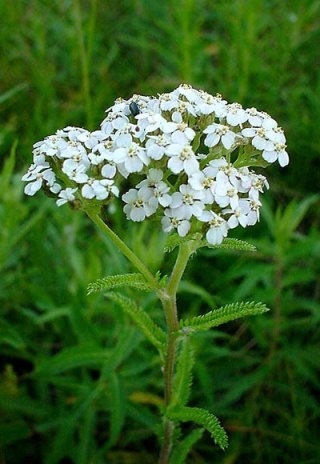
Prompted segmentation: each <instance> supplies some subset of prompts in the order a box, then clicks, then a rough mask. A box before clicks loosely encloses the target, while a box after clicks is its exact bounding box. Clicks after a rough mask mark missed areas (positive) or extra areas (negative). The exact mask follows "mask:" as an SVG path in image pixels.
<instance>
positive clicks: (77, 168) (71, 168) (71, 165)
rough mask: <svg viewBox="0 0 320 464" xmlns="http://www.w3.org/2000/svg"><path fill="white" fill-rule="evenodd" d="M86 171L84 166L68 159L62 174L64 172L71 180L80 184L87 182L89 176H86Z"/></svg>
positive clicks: (64, 163) (63, 166)
mask: <svg viewBox="0 0 320 464" xmlns="http://www.w3.org/2000/svg"><path fill="white" fill-rule="evenodd" d="M86 171H87V167H86V166H85V165H84V164H82V163H78V162H77V161H74V160H73V159H66V160H65V161H64V162H63V165H62V172H64V173H65V174H66V175H67V176H68V177H69V179H70V180H73V181H74V182H77V183H78V184H83V183H84V182H87V180H88V175H87V174H86Z"/></svg>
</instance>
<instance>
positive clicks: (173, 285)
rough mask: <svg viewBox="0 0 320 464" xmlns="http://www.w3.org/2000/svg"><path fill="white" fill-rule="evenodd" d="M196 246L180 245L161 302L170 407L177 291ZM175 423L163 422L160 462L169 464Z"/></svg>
mask: <svg viewBox="0 0 320 464" xmlns="http://www.w3.org/2000/svg"><path fill="white" fill-rule="evenodd" d="M195 249H196V246H195V243H193V242H187V243H184V244H182V245H180V247H179V252H178V256H177V259H176V262H175V265H174V268H173V270H172V273H171V276H170V279H169V282H168V285H167V287H166V288H165V289H164V293H163V295H162V297H161V298H160V299H161V302H162V306H163V310H164V314H165V318H166V323H167V351H166V355H165V363H164V370H163V377H164V403H165V407H168V406H169V404H170V402H171V398H172V393H173V379H174V372H175V362H176V351H177V331H178V329H179V318H178V311H177V291H178V287H179V283H180V281H181V278H182V276H183V273H184V271H185V268H186V266H187V263H188V261H189V258H190V256H191V254H192V253H193V252H194V251H195ZM174 429H175V424H174V422H173V421H171V420H169V419H167V418H166V417H165V418H164V422H163V442H162V447H161V451H160V456H159V461H158V464H168V463H169V459H170V454H171V451H172V446H173V436H174Z"/></svg>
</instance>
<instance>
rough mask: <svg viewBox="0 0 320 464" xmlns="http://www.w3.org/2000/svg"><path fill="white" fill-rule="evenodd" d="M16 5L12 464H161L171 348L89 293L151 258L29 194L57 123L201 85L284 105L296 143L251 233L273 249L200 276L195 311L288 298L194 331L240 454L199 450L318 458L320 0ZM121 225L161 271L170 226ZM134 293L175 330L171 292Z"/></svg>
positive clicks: (11, 124) (11, 91) (0, 386)
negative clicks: (128, 251) (33, 168)
mask: <svg viewBox="0 0 320 464" xmlns="http://www.w3.org/2000/svg"><path fill="white" fill-rule="evenodd" d="M0 15H1V18H2V21H1V23H2V24H1V28H0V75H1V81H0V118H1V126H0V156H1V158H0V166H1V178H0V272H1V279H0V311H1V319H0V350H1V351H0V353H1V366H0V372H1V378H0V444H1V450H2V451H1V453H2V454H1V456H0V462H1V463H7V464H18V463H19V464H20V463H21V462H26V461H28V462H32V463H34V464H37V463H44V464H57V463H61V464H68V463H74V464H88V463H90V464H104V463H111V464H134V463H141V462H143V463H146V464H148V463H154V462H155V460H156V455H157V451H156V448H157V446H158V444H157V441H156V438H155V437H154V433H155V432H156V431H157V424H158V407H159V406H161V401H162V400H161V395H162V380H161V372H160V365H159V360H158V358H157V353H156V351H155V350H154V349H153V348H152V347H150V346H149V345H148V343H147V342H146V340H145V339H144V338H143V336H142V334H141V333H140V332H139V330H138V329H137V328H135V326H133V325H132V324H131V323H130V321H129V319H128V317H127V316H126V315H125V314H124V313H123V312H121V308H120V307H118V306H117V305H116V304H114V303H113V302H112V301H109V300H106V299H105V298H104V297H103V296H101V295H98V294H92V295H90V296H87V295H86V287H87V285H88V284H89V283H90V282H92V281H94V280H96V279H99V278H101V277H104V276H106V275H113V274H119V273H124V272H132V269H131V268H130V266H129V264H128V263H127V261H126V260H125V259H124V258H123V257H122V256H120V255H119V253H118V252H117V250H115V249H114V248H113V246H112V245H111V244H110V243H109V242H108V241H107V240H106V238H105V237H103V236H102V235H100V234H99V233H98V232H97V231H96V230H95V229H94V227H93V226H92V225H91V224H89V223H88V220H87V219H86V218H85V217H83V216H82V215H81V214H80V213H77V212H72V211H71V210H69V209H68V208H67V207H63V208H59V209H58V208H56V207H55V205H54V202H52V200H50V199H47V198H45V197H44V196H42V195H41V194H38V195H37V196H36V197H35V198H26V197H25V196H24V195H23V185H22V182H21V181H20V178H21V175H22V173H24V171H25V170H26V169H27V167H28V165H29V164H30V162H31V156H32V155H31V150H32V144H33V143H35V142H36V141H38V140H40V139H42V138H43V137H45V136H46V135H49V134H52V133H54V132H55V131H56V129H58V128H62V127H64V126H66V125H79V126H84V127H86V128H88V129H95V128H96V127H97V126H98V124H99V123H100V121H101V120H102V118H103V116H104V110H105V109H106V108H107V107H108V106H110V105H111V104H112V103H113V101H114V99H115V98H117V97H118V96H123V97H125V98H126V97H130V96H131V95H132V94H133V93H139V94H155V93H157V92H163V91H170V90H172V89H173V88H175V87H176V86H177V85H179V84H180V83H182V82H185V83H190V84H192V85H194V86H195V87H197V88H203V89H204V90H206V91H208V92H209V93H212V94H215V93H217V92H218V93H221V94H222V95H223V96H224V97H225V98H226V99H227V100H228V101H230V102H232V101H238V102H240V103H241V104H243V105H244V106H248V107H249V106H255V107H257V108H258V109H263V110H265V111H267V112H268V113H270V114H271V115H272V116H273V117H274V118H275V119H276V120H277V121H279V123H280V125H281V126H282V127H283V128H284V130H285V133H286V135H287V142H288V152H289V153H290V155H291V163H290V165H289V166H288V167H287V168H285V169H280V168H279V167H278V166H273V167H272V168H269V172H268V173H267V176H268V178H269V180H270V184H271V189H270V191H269V192H268V193H267V194H266V195H265V197H266V198H265V203H264V207H263V212H262V219H261V222H260V224H259V225H258V226H256V227H254V228H250V229H247V230H244V231H237V232H236V231H234V234H233V236H234V237H238V238H242V239H245V240H247V241H249V242H251V243H253V244H254V245H255V246H256V247H257V250H258V251H257V252H256V253H251V252H247V253H246V252H242V253H231V252H227V251H225V252H221V251H219V252H218V251H217V250H213V249H211V250H209V249H203V250H201V251H199V253H198V254H197V255H196V256H195V257H194V258H193V259H192V260H191V262H190V265H189V267H188V269H187V273H186V276H185V280H184V282H183V285H182V286H181V292H180V298H179V304H180V309H181V317H183V318H184V319H188V318H191V317H193V316H195V315H198V314H201V312H205V311H208V310H209V309H214V308H218V307H219V306H221V305H224V304H228V303H232V302H234V301H237V300H256V301H262V302H264V303H266V304H267V306H269V307H270V308H271V311H270V312H269V313H267V314H265V315H262V316H255V317H251V318H248V319H245V320H243V321H240V322H234V323H228V324H225V325H224V326H222V327H221V328H219V329H212V330H210V331H208V332H206V333H203V334H201V335H200V334H199V335H196V336H194V337H193V345H194V350H195V360H196V361H195V372H196V379H195V384H194V386H193V393H192V396H191V403H192V404H193V405H195V406H199V407H202V408H206V409H208V410H209V411H210V412H213V413H214V414H216V415H217V416H218V417H219V418H220V419H221V421H222V423H223V425H224V426H225V427H226V429H227V431H228V433H229V436H230V446H229V448H228V449H227V450H226V451H225V452H221V451H220V450H219V449H217V448H216V447H215V446H214V445H213V443H212V441H211V439H210V437H209V435H207V434H204V435H203V436H202V438H201V439H200V440H199V441H198V442H197V444H196V445H195V448H194V450H193V452H192V453H191V454H190V456H189V461H188V462H190V463H191V462H192V463H196V464H204V463H214V462H219V463H223V464H233V463H242V462H250V463H252V464H260V463H270V464H274V463H280V462H281V463H283V464H289V463H293V462H294V463H299V464H316V463H318V462H319V461H320V445H319V424H320V405H319V402H318V399H317V398H318V395H319V382H320V376H319V368H320V356H319V335H320V330H319V327H320V303H319V293H320V281H319V275H320V265H319V262H320V233H319V206H320V202H319V196H318V191H319V183H320V170H319V167H318V163H317V159H318V158H319V155H320V153H319V150H320V149H319V140H318V133H319V128H318V127H319V121H320V48H319V43H320V19H319V18H320V3H319V1H317V0H291V1H288V0H284V1H281V2H280V1H276V0H247V1H242V0H230V1H225V0H217V1H209V0H162V1H161V2H160V1H159V2H158V1H154V2H151V1H148V0H140V1H139V0H124V1H122V2H119V1H114V0H109V1H102V0H100V1H99V0H61V1H50V2H49V1H46V0H42V1H41V0H30V1H23V0H17V1H15V2H0ZM111 221H112V223H113V227H114V228H115V229H116V230H117V231H118V232H119V233H120V234H121V236H122V237H123V238H124V239H125V240H126V241H127V243H128V244H129V245H130V246H131V247H132V248H133V249H134V250H135V251H136V253H137V254H139V256H141V257H142V258H143V259H145V260H146V262H147V263H148V264H149V266H150V267H151V269H153V271H157V270H158V269H161V271H162V272H163V273H165V272H166V269H169V266H170V263H171V262H172V258H171V257H170V255H168V256H169V257H166V258H165V259H164V258H163V254H162V249H163V243H164V240H163V236H162V235H161V233H160V232H159V231H158V230H155V229H154V228H153V229H152V228H151V229H150V228H148V227H142V228H137V227H136V226H134V225H131V224H129V223H127V222H126V221H124V219H123V217H122V215H121V214H120V212H119V211H116V212H115V213H113V214H112V216H111ZM172 254H174V252H173V253H172ZM127 295H128V296H131V297H135V298H138V302H139V303H140V304H141V305H142V306H143V307H144V308H146V309H147V310H148V312H149V313H150V315H152V316H153V317H154V318H155V319H156V320H157V322H158V323H159V324H160V325H162V324H163V320H162V315H161V311H160V309H159V308H158V307H157V306H155V305H154V299H153V297H152V295H148V294H140V293H139V294H136V293H135V291H134V290H128V291H127ZM186 430H187V424H186ZM197 438H199V437H197ZM150 450H151V451H150Z"/></svg>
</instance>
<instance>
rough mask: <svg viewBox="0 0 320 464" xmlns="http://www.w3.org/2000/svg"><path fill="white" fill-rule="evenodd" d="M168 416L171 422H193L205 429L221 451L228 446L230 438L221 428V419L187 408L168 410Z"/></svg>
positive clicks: (203, 411) (198, 409)
mask: <svg viewBox="0 0 320 464" xmlns="http://www.w3.org/2000/svg"><path fill="white" fill-rule="evenodd" d="M166 416H167V417H168V419H170V420H174V421H180V422H189V421H193V422H195V423H196V424H199V425H201V426H202V427H204V428H205V429H206V430H208V432H210V434H211V436H212V438H213V440H214V442H215V443H216V444H217V445H218V446H220V448H221V449H223V450H225V449H226V448H227V446H228V436H227V434H226V432H225V430H224V428H223V427H222V426H221V424H220V422H219V419H218V418H217V417H216V416H214V415H213V414H211V413H210V412H208V411H206V410H205V409H201V408H191V407H187V406H180V407H175V408H172V409H171V408H168V409H167V411H166Z"/></svg>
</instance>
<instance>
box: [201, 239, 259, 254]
mask: <svg viewBox="0 0 320 464" xmlns="http://www.w3.org/2000/svg"><path fill="white" fill-rule="evenodd" d="M200 247H208V248H217V249H218V248H219V249H222V250H236V251H256V250H257V249H256V247H255V246H254V245H252V244H251V243H248V242H245V241H244V240H239V239H238V238H225V239H224V240H223V242H222V243H220V245H210V243H208V242H207V241H206V240H205V239H204V240H201V243H200V246H199V248H200Z"/></svg>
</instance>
